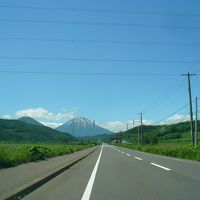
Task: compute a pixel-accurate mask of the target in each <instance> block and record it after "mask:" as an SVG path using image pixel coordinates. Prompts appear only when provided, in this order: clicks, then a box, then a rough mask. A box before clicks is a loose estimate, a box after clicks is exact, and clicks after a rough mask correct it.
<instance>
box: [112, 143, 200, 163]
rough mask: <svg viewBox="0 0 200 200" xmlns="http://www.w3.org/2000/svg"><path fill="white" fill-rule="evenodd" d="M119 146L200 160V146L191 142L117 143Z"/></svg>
mask: <svg viewBox="0 0 200 200" xmlns="http://www.w3.org/2000/svg"><path fill="white" fill-rule="evenodd" d="M116 145H117V146H121V147H125V148H129V149H134V150H139V151H144V152H147V153H153V154H159V155H164V156H170V157H174V158H183V159H190V160H198V161H200V146H198V147H196V148H194V147H192V146H191V145H190V144H181V143H160V144H156V145H144V146H138V145H133V144H116Z"/></svg>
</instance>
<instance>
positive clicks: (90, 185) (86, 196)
mask: <svg viewBox="0 0 200 200" xmlns="http://www.w3.org/2000/svg"><path fill="white" fill-rule="evenodd" d="M102 151H103V145H102V147H101V152H100V154H99V157H98V159H97V162H96V164H95V167H94V169H93V172H92V174H91V176H90V180H89V182H88V184H87V187H86V189H85V192H84V194H83V196H82V198H81V200H89V199H90V195H91V192H92V188H93V185H94V180H95V177H96V173H97V169H98V166H99V161H100V159H101V154H102Z"/></svg>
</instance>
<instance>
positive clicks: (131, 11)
mask: <svg viewBox="0 0 200 200" xmlns="http://www.w3.org/2000/svg"><path fill="white" fill-rule="evenodd" d="M0 8H9V9H10V8H12V9H26V10H27V9H29V10H47V11H48V10H50V11H52V10H58V11H62V10H63V11H72V12H94V13H119V14H137V15H160V16H174V17H200V15H199V14H196V13H171V12H155V11H136V10H118V9H99V8H98V9H94V8H66V7H47V6H19V5H0Z"/></svg>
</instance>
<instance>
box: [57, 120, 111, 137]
mask: <svg viewBox="0 0 200 200" xmlns="http://www.w3.org/2000/svg"><path fill="white" fill-rule="evenodd" d="M56 130H58V131H61V132H64V133H70V134H71V135H74V137H84V136H95V135H101V134H111V133H112V132H111V131H109V130H107V129H105V128H102V127H100V126H98V125H95V124H94V122H93V121H91V120H89V119H87V118H85V117H78V118H74V119H72V120H69V121H68V122H66V123H65V124H63V125H61V126H59V127H58V128H56Z"/></svg>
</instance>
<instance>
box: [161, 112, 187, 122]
mask: <svg viewBox="0 0 200 200" xmlns="http://www.w3.org/2000/svg"><path fill="white" fill-rule="evenodd" d="M188 120H190V116H189V115H180V114H176V115H174V116H172V117H169V118H167V119H166V120H165V121H163V122H162V123H161V124H176V123H180V122H185V121H188Z"/></svg>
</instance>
